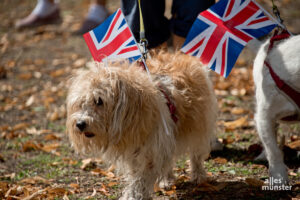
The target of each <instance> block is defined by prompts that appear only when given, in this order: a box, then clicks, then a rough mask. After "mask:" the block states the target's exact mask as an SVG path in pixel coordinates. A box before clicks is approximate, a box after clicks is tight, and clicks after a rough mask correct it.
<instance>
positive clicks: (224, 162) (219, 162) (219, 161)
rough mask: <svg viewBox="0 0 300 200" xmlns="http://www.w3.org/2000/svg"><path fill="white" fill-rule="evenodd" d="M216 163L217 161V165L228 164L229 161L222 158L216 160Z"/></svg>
mask: <svg viewBox="0 0 300 200" xmlns="http://www.w3.org/2000/svg"><path fill="white" fill-rule="evenodd" d="M214 161H215V163H218V164H226V163H227V159H226V158H221V157H217V158H215V159H214Z"/></svg>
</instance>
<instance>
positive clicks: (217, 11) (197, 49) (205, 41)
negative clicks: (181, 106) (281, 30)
mask: <svg viewBox="0 0 300 200" xmlns="http://www.w3.org/2000/svg"><path fill="white" fill-rule="evenodd" d="M276 25H277V24H276V23H274V22H273V21H271V20H270V19H269V18H268V17H266V16H265V14H264V12H263V10H262V9H261V8H260V7H259V6H258V4H257V3H256V2H254V0H220V1H219V2H218V3H216V4H214V5H213V6H212V7H210V8H209V9H208V10H206V11H204V12H201V13H200V14H199V15H198V17H197V19H196V21H195V22H194V24H193V26H192V28H191V29H190V31H189V33H188V36H187V38H186V41H185V43H184V45H183V47H182V48H181V51H183V52H184V53H186V54H189V55H192V56H196V57H199V58H200V60H201V62H202V63H203V64H206V65H207V66H208V67H209V68H211V69H212V70H214V71H215V72H217V73H218V74H220V75H221V76H224V77H227V76H228V75H229V73H230V71H231V69H232V68H233V66H234V64H235V62H236V60H237V58H238V56H239V54H240V53H241V51H242V50H243V48H244V47H245V45H246V44H247V43H248V42H249V41H250V40H252V39H254V38H258V37H261V36H263V35H266V34H268V33H269V32H270V31H272V30H273V29H274V28H275V27H276Z"/></svg>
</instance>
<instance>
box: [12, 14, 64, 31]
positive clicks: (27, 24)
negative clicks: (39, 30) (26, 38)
mask: <svg viewBox="0 0 300 200" xmlns="http://www.w3.org/2000/svg"><path fill="white" fill-rule="evenodd" d="M61 22H62V20H61V17H60V12H59V9H56V10H55V11H54V12H53V13H52V14H50V15H48V16H46V17H40V16H38V15H36V14H33V13H31V14H30V15H28V16H27V17H25V18H24V19H21V20H19V21H17V23H16V25H15V27H16V29H24V28H32V27H37V26H42V25H48V24H59V23H61Z"/></svg>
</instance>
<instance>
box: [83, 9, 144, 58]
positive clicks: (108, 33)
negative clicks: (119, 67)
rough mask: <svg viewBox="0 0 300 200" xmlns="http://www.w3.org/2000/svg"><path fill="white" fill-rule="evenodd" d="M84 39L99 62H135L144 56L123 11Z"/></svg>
mask: <svg viewBox="0 0 300 200" xmlns="http://www.w3.org/2000/svg"><path fill="white" fill-rule="evenodd" d="M83 37H84V39H85V42H86V43H87V45H88V47H89V49H90V52H91V54H92V56H93V58H94V60H95V61H98V62H101V61H105V60H118V59H124V58H125V59H129V60H130V61H134V60H137V59H139V58H141V56H142V54H141V52H140V50H139V48H138V46H137V43H136V41H135V38H134V37H133V35H132V33H131V31H130V29H129V27H128V24H127V22H126V20H125V18H124V15H123V13H122V11H121V9H118V10H117V11H116V12H115V13H114V14H112V15H111V16H110V17H108V18H107V19H106V20H105V21H104V22H103V23H102V24H101V25H99V26H98V27H96V28H95V29H93V30H91V31H89V32H87V33H85V34H84V35H83Z"/></svg>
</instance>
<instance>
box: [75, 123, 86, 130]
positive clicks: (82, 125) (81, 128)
mask: <svg viewBox="0 0 300 200" xmlns="http://www.w3.org/2000/svg"><path fill="white" fill-rule="evenodd" d="M76 127H77V128H78V129H79V130H80V131H81V132H82V131H84V129H85V128H86V122H85V121H78V122H76Z"/></svg>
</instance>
